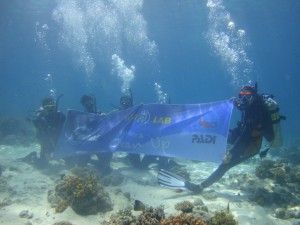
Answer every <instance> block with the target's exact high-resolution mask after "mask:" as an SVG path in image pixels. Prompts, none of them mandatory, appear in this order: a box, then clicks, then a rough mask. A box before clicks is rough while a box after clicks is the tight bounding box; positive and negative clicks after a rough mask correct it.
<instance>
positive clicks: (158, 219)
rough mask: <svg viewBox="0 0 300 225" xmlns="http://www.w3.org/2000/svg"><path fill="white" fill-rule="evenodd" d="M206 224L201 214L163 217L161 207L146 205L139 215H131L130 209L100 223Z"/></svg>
mask: <svg viewBox="0 0 300 225" xmlns="http://www.w3.org/2000/svg"><path fill="white" fill-rule="evenodd" d="M116 224H118V225H144V224H147V225H206V222H205V221H204V220H203V219H202V217H201V216H195V215H192V214H189V213H182V214H180V215H174V216H173V215H172V216H169V217H167V218H166V217H165V213H164V209H163V207H157V208H153V207H147V208H146V209H145V210H144V211H143V212H142V213H141V214H140V215H139V216H137V217H136V216H133V215H132V213H131V211H130V209H127V210H122V211H119V212H118V213H116V214H113V215H112V216H111V218H110V221H104V222H103V223H101V225H116Z"/></svg>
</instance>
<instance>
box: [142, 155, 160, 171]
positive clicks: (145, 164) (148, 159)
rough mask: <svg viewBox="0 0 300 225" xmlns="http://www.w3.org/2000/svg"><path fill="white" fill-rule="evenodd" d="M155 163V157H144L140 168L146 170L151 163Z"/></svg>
mask: <svg viewBox="0 0 300 225" xmlns="http://www.w3.org/2000/svg"><path fill="white" fill-rule="evenodd" d="M156 162H157V156H155V155H144V157H143V159H142V161H141V168H143V169H146V168H148V166H149V165H150V164H152V163H156Z"/></svg>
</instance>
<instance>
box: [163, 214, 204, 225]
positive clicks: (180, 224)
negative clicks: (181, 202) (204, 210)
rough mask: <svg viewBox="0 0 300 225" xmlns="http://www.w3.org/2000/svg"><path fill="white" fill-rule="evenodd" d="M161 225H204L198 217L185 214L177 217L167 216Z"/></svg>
mask: <svg viewBox="0 0 300 225" xmlns="http://www.w3.org/2000/svg"><path fill="white" fill-rule="evenodd" d="M160 224H161V225H206V223H205V222H204V221H203V220H202V218H200V217H194V216H192V215H190V214H187V213H182V214H180V215H179V216H169V217H168V218H166V219H163V220H162V221H161V222H160Z"/></svg>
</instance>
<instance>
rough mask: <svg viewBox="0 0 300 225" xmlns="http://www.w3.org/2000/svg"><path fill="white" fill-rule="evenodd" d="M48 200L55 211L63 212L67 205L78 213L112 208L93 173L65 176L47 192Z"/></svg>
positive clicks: (103, 210) (87, 213)
mask: <svg viewBox="0 0 300 225" xmlns="http://www.w3.org/2000/svg"><path fill="white" fill-rule="evenodd" d="M48 201H49V202H50V203H51V206H52V207H54V208H55V211H56V212H63V211H64V210H65V209H66V208H67V207H68V206H71V208H72V209H73V210H74V211H75V212H76V213H78V214H80V215H90V214H96V213H98V212H106V211H109V210H111V209H112V203H111V200H110V197H109V195H108V193H107V192H106V191H105V190H104V187H103V186H102V184H101V183H100V181H99V180H98V178H97V177H96V176H95V175H93V174H90V175H86V174H85V175H84V177H78V176H65V177H63V179H62V180H60V182H59V183H58V184H57V185H56V187H55V190H54V191H49V192H48Z"/></svg>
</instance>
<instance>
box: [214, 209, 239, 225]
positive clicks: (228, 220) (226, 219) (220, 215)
mask: <svg viewBox="0 0 300 225" xmlns="http://www.w3.org/2000/svg"><path fill="white" fill-rule="evenodd" d="M225 224H226V225H237V224H238V222H237V221H236V220H235V219H234V218H233V215H232V214H231V213H230V212H228V211H220V212H216V214H215V215H214V216H213V217H212V218H211V219H210V221H209V225H225Z"/></svg>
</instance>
